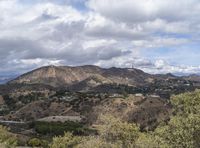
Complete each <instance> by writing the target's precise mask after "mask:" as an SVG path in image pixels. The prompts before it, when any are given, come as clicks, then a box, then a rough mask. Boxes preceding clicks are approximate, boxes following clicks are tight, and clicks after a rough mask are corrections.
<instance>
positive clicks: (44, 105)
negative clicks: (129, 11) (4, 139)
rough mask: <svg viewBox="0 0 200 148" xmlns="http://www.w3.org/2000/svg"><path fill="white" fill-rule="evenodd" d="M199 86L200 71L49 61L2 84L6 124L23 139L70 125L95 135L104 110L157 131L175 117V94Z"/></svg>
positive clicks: (0, 111)
mask: <svg viewBox="0 0 200 148" xmlns="http://www.w3.org/2000/svg"><path fill="white" fill-rule="evenodd" d="M199 88H200V81H198V77H197V76H195V78H193V77H192V76H188V77H178V76H174V75H172V74H163V75H162V74H160V75H152V74H147V73H145V72H143V71H141V70H138V69H127V68H109V69H104V68H100V67H97V66H91V65H87V66H79V67H68V66H61V67H56V66H46V67H41V68H39V69H36V70H33V71H31V72H28V73H25V74H23V75H21V76H19V77H18V78H16V79H13V80H11V81H9V82H8V83H6V84H3V85H0V124H1V125H4V126H7V127H9V128H10V132H12V133H14V134H16V135H18V137H19V139H20V140H21V143H22V145H27V142H28V141H29V140H30V139H32V138H41V139H44V140H47V141H51V139H52V137H54V136H56V135H63V134H64V131H69V132H73V133H74V134H75V135H95V134H96V133H97V131H96V126H98V125H99V124H101V123H100V122H99V121H98V118H99V117H100V116H101V115H102V114H111V115H112V116H114V117H118V118H120V119H121V120H122V121H125V122H128V123H136V124H137V125H139V127H140V129H141V131H152V130H154V129H155V128H156V127H157V126H158V125H159V123H161V122H167V121H169V120H170V116H171V115H172V113H173V110H172V105H171V103H170V97H171V96H173V95H178V94H181V93H185V92H190V91H195V90H196V89H199ZM22 139H25V140H22Z"/></svg>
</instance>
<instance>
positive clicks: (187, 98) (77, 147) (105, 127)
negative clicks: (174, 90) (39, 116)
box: [0, 90, 200, 148]
mask: <svg viewBox="0 0 200 148" xmlns="http://www.w3.org/2000/svg"><path fill="white" fill-rule="evenodd" d="M170 101H171V105H172V107H173V113H172V115H171V118H170V120H169V121H166V122H163V123H160V125H159V126H158V127H157V128H156V129H155V130H154V131H146V132H144V131H143V132H142V131H141V130H140V128H139V126H138V125H136V124H134V123H128V122H124V121H122V120H120V119H118V118H116V117H113V116H112V115H102V116H100V117H99V119H98V123H99V124H98V125H96V126H95V129H97V133H96V134H94V133H93V134H90V135H85V134H83V133H84V132H85V131H86V130H87V128H85V127H84V126H83V125H82V124H80V123H75V122H65V123H55V122H54V123H53V122H52V123H48V122H36V123H35V128H36V131H37V132H38V133H41V134H47V135H48V134H50V135H62V134H63V132H64V131H66V132H65V133H64V135H63V136H56V137H54V138H53V141H52V143H51V144H50V147H51V148H134V147H137V148H146V147H148V148H179V147H180V148H182V147H184V148H198V147H200V136H199V135H200V90H196V91H195V92H190V93H184V94H180V95H177V96H173V97H172V98H171V100H170ZM0 144H1V145H0V147H13V146H16V145H17V141H16V138H15V137H14V136H13V135H12V134H10V133H9V132H8V131H7V129H6V128H5V127H2V126H0ZM28 145H29V146H32V147H34V146H35V147H37V146H41V147H48V144H47V143H46V142H45V141H43V140H40V139H37V138H33V139H30V140H29V142H28Z"/></svg>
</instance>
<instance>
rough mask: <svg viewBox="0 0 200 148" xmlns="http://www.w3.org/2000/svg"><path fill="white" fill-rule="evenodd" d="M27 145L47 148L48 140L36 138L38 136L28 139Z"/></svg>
mask: <svg viewBox="0 0 200 148" xmlns="http://www.w3.org/2000/svg"><path fill="white" fill-rule="evenodd" d="M28 146H31V147H43V148H47V147H48V142H47V141H45V140H41V139H38V138H32V139H30V140H29V141H28Z"/></svg>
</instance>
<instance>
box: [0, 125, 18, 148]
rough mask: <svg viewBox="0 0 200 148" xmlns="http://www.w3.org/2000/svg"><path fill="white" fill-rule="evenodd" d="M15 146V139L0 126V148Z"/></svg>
mask: <svg viewBox="0 0 200 148" xmlns="http://www.w3.org/2000/svg"><path fill="white" fill-rule="evenodd" d="M16 145H17V138H16V137H15V136H14V135H13V134H11V133H10V132H8V129H7V128H6V127H3V126H1V125H0V147H1V148H12V147H15V146H16Z"/></svg>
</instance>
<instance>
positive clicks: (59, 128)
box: [35, 121, 92, 135]
mask: <svg viewBox="0 0 200 148" xmlns="http://www.w3.org/2000/svg"><path fill="white" fill-rule="evenodd" d="M35 129H36V131H37V132H38V133H39V134H43V135H47V134H49V135H63V134H64V132H72V133H73V134H75V135H83V134H85V133H87V132H92V130H90V129H88V128H86V127H84V126H83V124H81V123H78V122H73V121H66V122H64V123H62V122H44V121H37V122H35Z"/></svg>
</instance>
